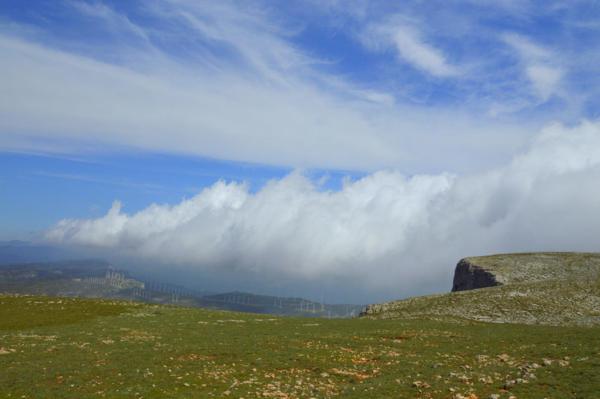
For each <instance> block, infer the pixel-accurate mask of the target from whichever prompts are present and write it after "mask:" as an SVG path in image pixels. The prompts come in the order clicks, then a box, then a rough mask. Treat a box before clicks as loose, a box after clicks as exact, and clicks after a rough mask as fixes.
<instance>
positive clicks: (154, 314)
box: [0, 296, 600, 399]
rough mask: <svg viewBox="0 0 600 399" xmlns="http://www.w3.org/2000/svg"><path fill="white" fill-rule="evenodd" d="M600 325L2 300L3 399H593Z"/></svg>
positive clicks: (599, 383)
mask: <svg viewBox="0 0 600 399" xmlns="http://www.w3.org/2000/svg"><path fill="white" fill-rule="evenodd" d="M598 375H600V328H598V327H545V326H527V325H518V324H513V325H510V324H492V323H482V322H474V321H467V320H464V319H460V318H453V319H451V320H447V321H432V320H427V319H418V318H412V319H403V320H370V319H352V320H324V319H297V318H273V317H268V316H260V315H253V314H239V313H228V312H214V311H206V310H200V309H188V308H176V307H164V306H155V305H143V304H133V303H125V302H117V301H99V300H81V299H64V298H63V299H60V298H47V297H8V296H0V397H2V398H5V397H6V398H11V397H13V398H84V397H97V398H102V397H107V398H119V397H122V398H210V397H215V398H227V397H231V398H312V397H314V398H330V397H341V398H470V399H475V398H505V399H508V398H510V397H516V398H595V397H599V394H598V392H600V379H598Z"/></svg>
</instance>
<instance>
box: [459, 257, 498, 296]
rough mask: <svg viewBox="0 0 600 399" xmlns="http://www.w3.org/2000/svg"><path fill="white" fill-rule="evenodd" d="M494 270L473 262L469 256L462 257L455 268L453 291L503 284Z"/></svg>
mask: <svg viewBox="0 0 600 399" xmlns="http://www.w3.org/2000/svg"><path fill="white" fill-rule="evenodd" d="M501 284H502V283H501V282H499V281H498V280H497V278H496V276H495V275H494V273H493V272H492V271H489V270H486V269H485V268H483V267H481V266H478V265H475V264H473V263H471V261H470V260H469V258H465V259H461V260H460V261H459V262H458V264H457V265H456V269H455V270H454V281H453V283H452V291H453V292H454V291H466V290H473V289H476V288H485V287H493V286H496V285H501Z"/></svg>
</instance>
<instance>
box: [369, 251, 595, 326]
mask: <svg viewBox="0 0 600 399" xmlns="http://www.w3.org/2000/svg"><path fill="white" fill-rule="evenodd" d="M467 259H468V260H469V262H471V263H472V264H474V265H477V266H481V267H483V268H485V269H486V270H489V271H491V272H492V273H494V274H495V275H497V276H498V277H499V278H498V280H499V281H501V282H503V283H504V284H505V285H501V286H497V287H489V288H482V289H476V290H470V291H460V292H452V293H448V294H441V295H430V296H423V297H416V298H410V299H405V300H400V301H393V302H388V303H383V304H376V305H370V306H369V307H368V309H367V316H369V317H371V318H384V319H390V318H407V317H408V318H410V317H421V318H423V317H435V318H442V319H443V318H446V319H452V318H457V317H458V318H465V319H470V320H479V321H491V322H496V323H526V324H547V325H581V326H585V325H600V254H590V253H549V252H547V253H528V254H505V255H491V256H481V257H471V258H467Z"/></svg>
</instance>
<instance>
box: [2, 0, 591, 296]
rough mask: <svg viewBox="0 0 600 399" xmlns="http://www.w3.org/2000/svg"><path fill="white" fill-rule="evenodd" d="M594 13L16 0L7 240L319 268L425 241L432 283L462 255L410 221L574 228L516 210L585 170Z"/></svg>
mask: <svg viewBox="0 0 600 399" xmlns="http://www.w3.org/2000/svg"><path fill="white" fill-rule="evenodd" d="M599 21H600V4H599V3H597V2H595V1H587V2H586V1H528V0H504V1H502V0H498V1H467V0H465V1H428V2H423V1H403V2H389V1H363V0H354V1H350V0H349V1H341V0H321V1H317V0H292V1H287V2H285V3H277V4H276V3H274V2H270V1H261V0H251V1H233V0H231V1H219V2H214V1H192V0H151V1H126V2H123V1H110V0H62V1H43V0H31V1H20V0H4V1H3V2H1V3H0V58H1V59H2V62H0V93H1V95H0V166H1V168H0V189H1V196H0V220H1V221H2V223H1V224H0V237H2V238H4V239H8V238H27V237H29V238H37V239H42V240H55V241H57V242H60V243H66V244H74V245H90V246H96V247H101V248H107V249H108V250H111V251H117V252H118V251H122V252H124V253H126V255H127V256H138V257H142V258H143V257H144V256H155V254H154V253H153V251H151V250H149V249H148V248H147V246H148V245H149V244H148V243H150V242H152V243H153V245H155V246H157V247H158V248H162V253H165V254H171V252H170V251H174V252H176V253H177V254H178V255H179V254H181V257H180V259H179V261H180V263H181V264H182V265H183V264H190V263H194V262H195V263H201V264H207V265H212V266H211V267H217V266H215V265H223V264H226V265H227V267H233V266H232V265H237V266H235V267H233V268H234V269H235V268H236V267H240V268H241V270H244V271H245V272H248V273H250V272H252V273H254V272H257V273H259V272H264V271H265V270H267V271H269V273H272V274H274V275H286V276H288V277H289V276H295V277H294V278H299V279H305V280H307V281H308V280H310V279H311V278H315V276H319V278H321V277H323V276H329V277H330V278H337V277H336V276H338V277H339V273H341V271H342V270H343V271H348V270H355V271H356V272H357V273H358V272H359V271H360V270H361V269H360V268H359V267H358V266H357V264H358V263H361V262H362V263H368V264H377V265H379V267H381V268H384V269H385V268H388V269H389V268H391V269H393V270H396V268H397V269H398V273H399V274H398V276H404V274H402V273H405V272H404V271H402V270H404V269H402V268H401V267H399V266H398V267H396V266H392V264H393V263H394V262H395V263H399V262H400V263H402V262H408V261H409V260H410V261H415V260H419V259H426V261H424V262H425V263H426V264H430V265H436V266H432V268H434V269H433V270H435V271H436V272H435V273H433V274H432V276H433V277H431V276H429V275H425V274H424V275H422V276H421V277H420V279H421V281H422V284H421V287H429V288H428V289H429V290H433V288H431V287H438V286H439V285H440V284H442V283H441V282H443V279H442V277H441V276H446V274H444V273H443V272H442V271H441V270H442V268H441V266H440V265H441V264H442V262H447V261H448V259H450V258H452V257H454V256H460V255H461V254H460V251H459V248H457V246H456V243H454V244H453V245H455V247H454V249H453V250H452V251H449V252H445V255H444V257H441V255H440V257H435V256H433V255H431V254H428V253H427V254H426V252H427V251H426V250H425V249H424V247H423V248H420V247H419V246H418V245H417V244H416V243H414V242H412V241H411V240H414V239H415V237H417V236H419V237H427V239H434V238H436V237H437V238H436V239H439V240H441V241H440V245H450V243H449V241H444V239H448V240H450V238H449V237H452V236H453V235H456V234H459V233H458V231H460V230H455V229H459V228H464V226H470V223H479V224H478V226H479V227H481V228H482V229H484V230H485V232H482V233H481V237H485V240H484V239H483V238H481V239H479V238H478V239H477V240H474V243H473V244H472V246H467V247H465V248H463V250H464V251H467V250H468V251H473V252H481V251H499V250H514V249H522V250H527V249H529V248H534V247H535V248H538V247H540V246H548V247H551V248H558V247H562V246H565V245H563V244H564V243H565V242H570V241H569V239H563V240H562V241H561V237H562V236H560V234H558V233H557V235H556V236H552V237H549V238H548V241H547V243H546V244H544V245H542V244H543V243H541V242H538V241H535V240H533V239H532V240H525V241H523V242H516V241H514V240H513V238H512V237H519V235H520V234H525V231H526V230H527V228H528V227H527V226H526V225H525V224H513V225H511V224H510V223H508V222H507V220H512V219H511V218H517V217H521V218H522V217H523V216H522V215H521V213H520V212H521V211H522V209H525V208H527V207H528V206H533V203H534V202H535V201H538V200H539V198H538V197H536V196H535V195H533V194H531V191H530V190H533V188H534V187H537V185H538V183H539V185H543V184H546V183H547V182H548V181H552V182H554V183H553V184H557V185H558V184H559V183H558V182H559V181H560V182H563V183H564V181H563V180H562V179H563V174H564V173H583V172H581V170H580V169H581V168H583V169H582V170H585V171H588V172H589V174H586V175H585V176H586V177H585V178H584V177H581V176H579V175H578V176H572V178H573V181H579V180H577V179H582V180H581V184H587V183H589V185H593V182H594V180H593V179H592V177H595V176H596V174H595V173H596V169H595V168H596V163H595V162H596V159H597V157H596V155H597V152H598V151H597V150H596V151H594V145H595V143H596V141H595V140H596V138H597V135H598V133H597V129H598V118H599V117H600V115H599V111H598V109H600V108H599V106H600V76H599V74H598V68H597V65H600V41H598V40H597V38H598V36H599V34H600V22H599ZM556 137H560V140H558V139H556ZM548 143H550V144H548ZM567 149H570V150H567ZM590 151H591V152H590ZM540 154H543V155H540ZM565 154H568V157H566V156H565ZM571 157H572V158H571ZM540 159H543V161H540ZM555 162H558V163H556V165H555V164H554V163H555ZM560 162H564V164H563V163H560ZM540 164H548V165H551V167H550V168H549V170H551V171H553V172H544V171H543V170H542V169H540V168H539V167H538V166H537V165H540ZM552 165H554V166H555V167H552ZM573 165H579V166H577V168H580V169H577V168H575V169H577V170H576V171H575V169H573V167H574V166H573ZM588 169H589V170H588ZM510 173H516V175H515V176H512V175H511V176H510V178H509V177H506V176H508V174H510ZM548 173H550V175H548ZM552 173H554V174H552ZM586 173H587V172H586ZM502 176H505V177H506V178H505V177H502ZM549 176H550V177H549ZM586 179H588V180H589V181H588V180H586ZM586 182H587V183H586ZM490 185H491V186H490ZM481 187H488V189H489V191H490V192H497V193H498V196H497V197H493V198H492V197H490V198H488V197H486V196H481V195H480V193H479V191H478V190H480V188H481ZM540 187H541V186H540ZM540 187H538V188H540ZM544 187H546V186H544ZM556 187H557V188H556V190H555V191H552V190H550V188H548V190H550V192H552V193H553V194H552V195H550V197H549V198H551V199H553V200H555V202H552V201H550V202H549V203H547V204H546V205H548V204H550V205H552V207H551V208H552V209H564V208H565V207H567V205H566V204H565V203H563V202H561V201H566V199H565V198H566V197H565V196H564V193H563V192H562V191H561V190H560V187H559V186H556ZM540 189H541V188H540ZM462 192H470V193H472V194H473V195H474V196H478V197H479V196H481V197H482V198H483V197H485V198H484V199H482V200H481V203H479V204H477V205H474V206H473V207H472V211H473V212H476V213H477V214H476V215H467V214H465V213H463V212H462V211H461V210H460V209H459V208H458V207H457V206H458V205H457V204H459V203H461V201H462V198H463V197H462V196H463V194H462ZM590 195H595V192H594V193H590ZM440 196H442V197H443V198H444V199H440V198H439V197H440ZM497 198H505V199H506V201H505V202H506V204H500V203H498V200H497ZM115 201H120V204H121V205H119V203H115ZM153 204H155V205H153ZM507 204H508V205H507ZM538 205H539V204H538ZM550 205H548V206H550ZM588 205H589V204H587V205H585V204H583V205H582V207H583V208H582V209H581V210H580V212H583V209H585V210H586V211H587V212H588V213H589V212H592V211H595V208H593V207H591V208H590V206H591V205H589V206H588ZM421 207H423V208H421ZM441 209H444V210H445V211H446V212H449V213H450V214H448V217H444V218H442V219H443V220H442V221H438V220H434V219H432V218H433V217H434V216H433V215H437V213H438V212H440V210H441ZM528 209H529V208H528ZM540 209H545V208H544V207H543V206H542V207H541V208H540ZM549 209H550V208H549ZM209 210H210V211H209ZM540 212H541V211H540ZM548 212H550V210H548ZM561 212H562V211H561ZM533 213H535V212H533ZM561 214H563V215H565V214H564V212H563V213H561ZM259 215H260V217H259ZM315 215H319V219H316V216H315ZM385 215H389V216H385ZM519 215H520V216H519ZM540 215H541V214H540ZM540 217H541V216H540ZM565 217H566V216H565ZM272 218H276V220H271V219H272ZM532 218H533V216H532ZM526 219H527V218H526ZM515 220H516V219H515ZM574 220H578V221H579V222H578V223H579V224H575V225H574V226H576V225H577V226H579V227H580V228H583V225H582V223H583V224H585V223H592V221H593V219H591V220H588V219H585V218H581V220H580V215H579V214H578V215H571V218H570V219H569V220H568V221H564V220H563V221H562V223H563V224H564V223H567V222H572V221H574ZM308 221H312V222H313V224H311V225H310V226H309V225H308V224H306V223H308ZM490 221H491V222H490ZM496 221H499V222H498V223H500V224H502V225H503V227H502V229H500V227H496ZM527 221H529V222H531V223H533V219H531V218H529V219H527V220H525V221H522V223H525V222H527ZM388 223H389V224H390V226H389V228H387V227H385V226H387V224H388ZM489 223H491V225H490V224H489ZM514 223H517V222H514ZM519 223H521V222H519ZM567 224H568V223H567ZM142 226H143V228H142ZM223 226H226V227H223ZM391 226H395V227H391ZM479 227H478V228H479ZM509 227H510V228H509ZM588 227H589V228H592V229H593V228H595V225H593V226H588ZM496 228H498V229H499V230H498V231H496V230H494V229H496ZM554 228H558V225H556V226H548V234H550V233H552V232H554V231H555V230H554ZM489 229H491V230H489ZM511 229H512V230H511ZM492 230H493V231H492ZM588 230H589V229H588ZM148 232H152V234H151V235H148V234H150V233H148ZM384 232H386V233H384ZM381 234H387V235H388V236H389V237H394V238H393V239H391V238H390V241H387V238H386V239H382V237H381ZM198 237H204V238H203V239H204V240H205V241H203V242H204V243H207V244H206V248H207V249H206V252H202V251H200V250H198V246H199V245H200V244H199V240H200V238H198ZM257 237H262V238H264V240H262V241H261V240H258V241H257ZM282 237H285V238H287V241H285V242H283V241H280V240H282V239H283V238H282ZM328 237H335V239H329V238H328ZM563 238H564V237H563ZM174 241H178V242H179V243H180V244H181V245H182V246H183V247H182V248H179V247H176V246H173V245H172V243H173V242H174ZM580 242H581V243H582V244H581V246H582V247H586V248H588V247H589V246H591V245H592V243H591V242H589V241H586V240H580ZM290 243H294V244H293V245H292V244H290ZM296 243H298V247H296V246H295V245H296ZM178 245H179V244H178ZM423 245H424V244H423ZM459 246H460V245H459ZM409 247H410V248H412V249H410V251H409V250H408V249H406V248H409ZM567 247H568V246H567ZM419 248H420V249H419ZM592 249H593V248H592ZM403 251H408V252H403ZM242 253H243V254H246V255H244V256H247V257H248V259H249V260H246V259H245V258H244V256H242V255H240V254H242ZM232 254H238V255H235V256H234V255H232ZM267 256H276V257H278V259H282V260H281V262H280V263H285V264H286V265H288V266H286V267H280V268H277V267H275V266H273V265H271V266H268V265H270V264H271V263H270V262H269V261H265V259H266V257H267ZM240 257H242V258H244V259H243V260H240ZM304 257H306V259H304ZM442 258H443V259H442ZM392 259H393V261H392ZM263 264H264V265H266V266H264V267H263V266H260V265H263ZM182 267H183V266H182ZM386 270H387V269H386ZM436 273H437V274H436ZM446 277H447V276H446ZM377 283H378V284H381V283H382V282H381V281H378V282H377ZM423 289H425V288H423Z"/></svg>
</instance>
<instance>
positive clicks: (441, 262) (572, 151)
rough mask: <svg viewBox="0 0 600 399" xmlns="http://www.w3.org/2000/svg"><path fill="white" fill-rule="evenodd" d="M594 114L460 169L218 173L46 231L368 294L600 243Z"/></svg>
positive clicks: (145, 254) (424, 285) (149, 255)
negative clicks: (173, 195)
mask: <svg viewBox="0 0 600 399" xmlns="http://www.w3.org/2000/svg"><path fill="white" fill-rule="evenodd" d="M599 149H600V124H599V123H592V122H584V123H582V124H580V125H578V126H575V127H571V128H569V127H565V126H562V125H553V126H549V127H547V128H546V129H544V130H543V131H542V132H541V134H539V135H538V136H537V138H536V139H535V140H534V141H533V143H532V145H531V148H530V149H529V150H528V151H526V152H524V153H522V154H521V155H519V156H516V157H515V158H514V159H513V160H512V161H511V162H510V163H508V164H506V165H504V166H502V167H498V168H496V169H493V170H489V171H486V172H481V173H475V174H470V175H466V176H453V175H449V174H438V175H415V176H405V175H403V174H401V173H399V172H397V171H391V170H389V171H379V172H376V173H372V174H370V175H367V176H365V177H364V178H361V179H358V180H355V181H346V182H345V184H344V185H343V187H342V188H341V189H340V190H336V191H331V190H326V189H324V187H323V186H322V185H321V184H320V183H319V182H314V181H311V180H310V179H308V178H307V177H305V176H303V175H302V174H301V173H299V172H294V173H292V174H290V175H288V176H287V177H285V178H283V179H280V180H273V181H271V182H269V183H268V184H266V185H265V186H264V187H262V188H261V189H260V190H259V191H257V192H251V191H250V190H249V188H248V186H247V185H245V184H244V183H239V182H229V183H227V182H218V183H216V184H214V185H213V186H211V187H207V188H205V189H204V190H202V191H201V192H200V193H199V194H197V195H196V196H194V197H192V198H190V199H185V200H183V201H182V202H181V203H179V204H176V205H151V206H149V207H148V208H146V209H144V210H142V211H140V212H137V213H135V214H131V215H129V214H126V213H123V212H122V211H121V207H120V204H119V203H118V202H115V203H114V205H113V207H112V208H111V209H110V210H109V211H108V213H107V214H106V215H105V216H103V217H100V218H98V219H86V220H62V221H60V222H59V223H58V224H57V225H56V226H54V227H53V228H52V229H51V230H49V231H48V232H47V234H46V238H47V239H48V240H50V241H53V242H58V243H63V244H75V245H83V246H92V247H96V248H101V249H104V250H106V251H110V252H113V253H114V252H116V253H120V254H125V255H128V256H133V257H137V258H141V259H146V260H152V261H156V260H160V261H162V262H164V264H168V265H170V267H173V268H177V267H181V268H190V269H204V270H225V269H227V270H233V271H234V272H240V273H249V274H259V275H269V276H272V277H273V278H275V277H274V276H285V277H288V278H292V279H295V280H297V281H299V282H305V283H311V282H316V281H321V280H328V281H331V282H335V281H341V280H340V279H347V280H351V281H354V282H355V283H356V285H357V286H361V287H362V288H363V289H364V290H365V292H368V293H369V294H370V295H371V296H370V298H373V299H377V300H380V299H383V298H388V299H389V298H394V297H401V296H405V295H408V294H418V293H424V292H431V291H436V290H437V291H443V290H446V289H448V288H449V286H450V277H451V274H452V272H453V270H452V267H453V265H454V263H455V262H456V261H457V260H458V259H459V258H460V257H464V256H469V255H480V254H488V253H495V252H507V251H538V250H552V251H563V250H586V251H597V250H599V248H600V239H599V238H598V237H600V201H599V200H598V199H599V198H600V184H598V182H600V150H599Z"/></svg>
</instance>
